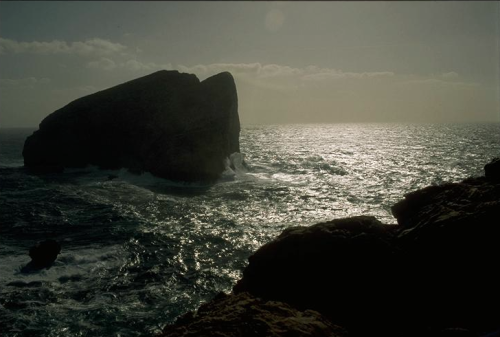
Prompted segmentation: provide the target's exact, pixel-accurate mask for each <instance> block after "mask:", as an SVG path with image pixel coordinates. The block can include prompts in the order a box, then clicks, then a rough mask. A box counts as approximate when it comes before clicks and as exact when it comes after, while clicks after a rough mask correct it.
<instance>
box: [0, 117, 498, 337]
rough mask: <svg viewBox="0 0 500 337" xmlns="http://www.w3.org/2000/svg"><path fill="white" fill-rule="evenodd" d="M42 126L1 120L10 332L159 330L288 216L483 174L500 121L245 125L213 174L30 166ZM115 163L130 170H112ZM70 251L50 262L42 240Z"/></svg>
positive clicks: (2, 269) (4, 301)
mask: <svg viewBox="0 0 500 337" xmlns="http://www.w3.org/2000/svg"><path fill="white" fill-rule="evenodd" d="M32 132H33V129H0V322H1V323H0V331H1V333H2V336H136V335H140V334H144V333H154V332H158V331H160V329H161V328H162V327H163V326H164V324H166V323H168V322H172V321H173V320H174V319H175V318H176V317H177V316H178V315H180V314H182V313H184V312H186V311H188V310H193V309H195V308H197V307H198V305H199V304H200V303H201V302H203V301H205V300H208V299H210V298H211V297H213V296H214V295H215V294H216V293H217V292H219V291H229V290H230V289H231V287H232V286H233V284H234V283H235V282H236V280H237V279H238V278H240V276H241V271H242V269H243V268H244V266H245V265H246V259H247V258H248V256H249V255H250V254H251V253H252V252H253V251H255V250H256V249H257V248H258V247H259V246H261V245H262V244H263V243H265V242H267V241H269V240H270V239H271V238H273V237H275V236H276V235H278V234H279V233H280V232H281V231H282V230H283V229H284V228H287V227H289V226H294V225H303V226H306V225H311V224H314V223H317V222H320V221H325V220H330V219H333V218H339V217H346V216H352V215H360V214H369V215H374V216H376V217H377V218H378V219H380V220H381V221H383V222H386V223H395V220H394V218H393V217H392V216H391V214H390V207H391V205H393V204H394V203H395V202H397V201H398V200H400V199H401V198H402V197H403V195H404V194H405V193H407V192H410V191H412V190H415V189H418V188H421V187H424V186H427V185H431V184H439V183H442V182H445V181H459V180H461V179H464V178H466V177H468V176H477V175H482V172H483V171H482V170H483V166H484V164H485V163H486V162H488V161H489V160H490V159H491V158H492V157H494V156H499V155H500V124H460V125H458V124H457V125H430V124H429V125H425V124H420V125H417V124H324V125H322V124H315V125H275V126H244V127H243V129H242V134H241V149H242V152H243V153H244V155H245V160H246V162H247V163H248V165H249V168H248V170H247V169H245V168H244V167H243V166H242V165H240V163H241V158H240V157H238V156H235V157H234V158H233V162H234V164H236V170H235V171H233V170H231V169H228V170H227V171H226V172H225V173H224V175H223V177H222V178H221V180H220V182H218V183H217V184H215V185H211V186H204V185H199V184H191V185H185V184H180V183H173V182H169V181H166V180H163V179H159V178H155V177H153V176H151V175H149V174H143V175H141V176H136V175H132V174H130V173H127V172H126V171H125V170H120V171H99V170H97V169H95V168H88V169H82V170H67V171H66V172H65V173H64V174H54V175H43V176H36V175H29V174H27V173H26V172H25V170H24V169H23V168H22V164H23V162H22V156H21V151H22V146H23V143H24V140H25V138H26V136H28V135H29V134H31V133H32ZM110 174H113V175H116V176H117V178H115V179H113V180H109V179H108V176H109V175H110ZM46 238H53V239H56V240H58V241H60V242H61V244H62V253H61V255H59V258H58V260H57V261H56V262H55V264H54V266H53V267H52V268H50V269H48V270H43V271H41V272H38V273H31V274H25V273H21V272H20V269H21V268H22V267H23V266H24V265H25V264H26V263H27V262H29V260H30V259H29V256H28V254H27V252H28V249H29V247H30V246H32V245H34V244H35V243H36V242H37V241H40V240H43V239H46Z"/></svg>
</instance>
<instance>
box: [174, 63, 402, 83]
mask: <svg viewBox="0 0 500 337" xmlns="http://www.w3.org/2000/svg"><path fill="white" fill-rule="evenodd" d="M176 68H177V69H178V70H179V71H182V72H188V73H195V74H197V75H199V76H202V77H205V76H211V75H214V74H217V73H219V72H222V71H229V72H231V73H232V74H233V75H234V76H235V77H242V78H244V77H246V78H248V77H252V78H254V79H288V80H293V79H295V80H296V81H302V80H305V81H325V80H335V79H344V78H355V79H362V78H373V77H392V76H394V75H395V74H394V73H393V72H391V71H377V72H343V71H342V70H338V69H333V68H320V67H317V66H307V67H303V68H294V67H290V66H286V65H279V64H265V65H262V64H260V63H213V64H209V65H202V64H198V65H195V66H192V67H187V66H184V65H179V66H177V67H176Z"/></svg>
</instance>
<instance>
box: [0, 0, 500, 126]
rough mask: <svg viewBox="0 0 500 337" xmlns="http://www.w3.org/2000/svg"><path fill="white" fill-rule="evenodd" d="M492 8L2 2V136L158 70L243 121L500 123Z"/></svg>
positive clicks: (499, 16)
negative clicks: (224, 74)
mask: <svg viewBox="0 0 500 337" xmlns="http://www.w3.org/2000/svg"><path fill="white" fill-rule="evenodd" d="M499 8H500V7H499V3H498V2H472V1H471V2H462V1H461V2H451V1H446V2H410V1H406V2H290V3H286V2H239V3H236V2H234V3H232V2H4V1H2V2H0V127H13V126H36V125H38V124H39V123H40V121H41V120H42V119H43V118H44V117H45V116H47V115H48V114H50V113H51V112H53V111H54V110H56V109H58V108H60V107H62V106H64V105H65V104H67V103H69V102H70V101H72V100H73V99H76V98H78V97H81V96H84V95H87V94H91V93H93V92H96V91H98V90H102V89H105V88H108V87H111V86H114V85H116V84H119V83H122V82H125V81H128V80H131V79H134V78H137V77H139V76H142V75H146V74H149V73H152V72H154V71H156V70H159V69H177V70H179V71H182V72H192V73H195V74H197V75H198V77H199V78H200V79H204V78H206V77H207V76H210V75H212V74H215V73H218V72H220V71H225V70H227V71H230V72H231V73H232V74H233V75H234V76H235V78H236V85H237V89H238V95H239V103H240V109H239V112H240V118H241V121H242V123H245V124H249V123H303V122H306V123H307V122H400V121H404V122H468V121H497V122H498V121H500V110H499V109H500V100H499V59H500V55H499V24H500V9H499Z"/></svg>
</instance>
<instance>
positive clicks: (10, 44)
mask: <svg viewBox="0 0 500 337" xmlns="http://www.w3.org/2000/svg"><path fill="white" fill-rule="evenodd" d="M126 49H127V47H126V46H124V45H122V44H120V43H115V42H111V41H108V40H103V39H99V38H94V39H89V40H85V41H75V42H70V43H68V42H66V41H60V40H53V41H48V42H47V41H42V42H40V41H32V42H19V41H16V40H11V39H4V38H0V54H37V55H55V54H76V55H84V56H87V55H111V54H115V53H120V52H123V51H125V50H126Z"/></svg>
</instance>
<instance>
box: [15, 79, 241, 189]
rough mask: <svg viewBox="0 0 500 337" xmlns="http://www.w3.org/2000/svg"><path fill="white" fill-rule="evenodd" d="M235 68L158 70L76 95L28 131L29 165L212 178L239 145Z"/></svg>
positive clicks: (47, 168)
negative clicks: (201, 73)
mask: <svg viewBox="0 0 500 337" xmlns="http://www.w3.org/2000/svg"><path fill="white" fill-rule="evenodd" d="M239 133H240V122H239V117H238V97H237V92H236V86H235V83H234V79H233V77H232V75H231V74H230V73H228V72H223V73H220V74H217V75H215V76H212V77H210V78H208V79H206V80H204V81H202V82H200V81H199V79H198V78H197V77H196V76H195V75H192V74H185V73H179V72H178V71H166V70H162V71H158V72H155V73H153V74H150V75H147V76H144V77H141V78H138V79H135V80H132V81H129V82H126V83H123V84H120V85H117V86H115V87H112V88H109V89H106V90H102V91H99V92H97V93H95V94H92V95H89V96H85V97H82V98H80V99H77V100H75V101H73V102H71V103H69V104H68V105H66V106H65V107H63V108H61V109H59V110H57V111H55V112H53V113H52V114H50V115H49V116H47V117H46V118H45V119H44V120H43V121H42V122H41V124H40V126H39V130H37V131H35V132H34V133H33V135H31V136H29V137H28V138H27V139H26V142H25V144H24V149H23V156H24V165H25V167H27V168H29V169H32V170H36V171H62V170H63V169H64V168H71V167H85V166H87V165H94V166H98V167H100V168H103V169H119V168H127V169H129V170H130V171H132V172H138V173H140V172H150V173H152V174H154V175H156V176H158V177H162V178H167V179H171V180H180V181H214V180H216V179H217V178H218V177H219V176H220V174H221V173H222V172H223V171H224V168H225V160H226V158H228V157H229V156H230V155H231V154H232V153H234V152H239Z"/></svg>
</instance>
